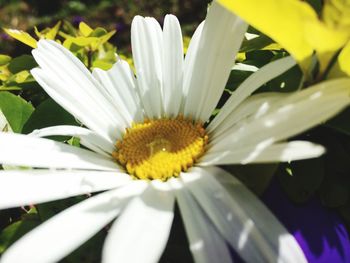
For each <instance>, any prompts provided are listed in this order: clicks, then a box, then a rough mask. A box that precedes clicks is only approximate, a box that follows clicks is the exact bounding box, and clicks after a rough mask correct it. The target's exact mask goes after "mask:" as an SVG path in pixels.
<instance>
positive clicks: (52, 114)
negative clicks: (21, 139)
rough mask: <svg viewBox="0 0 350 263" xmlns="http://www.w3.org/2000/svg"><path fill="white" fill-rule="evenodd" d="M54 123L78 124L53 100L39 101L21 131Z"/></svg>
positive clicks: (30, 130) (28, 131) (24, 131)
mask: <svg viewBox="0 0 350 263" xmlns="http://www.w3.org/2000/svg"><path fill="white" fill-rule="evenodd" d="M0 94H1V93H0ZM55 125H78V123H77V121H76V120H75V118H74V117H73V116H72V115H70V114H69V113H68V112H67V111H65V110H64V109H63V108H62V107H61V106H59V105H58V104H57V103H56V102H55V101H54V100H52V99H47V100H45V101H44V102H43V103H41V104H40V105H39V106H38V107H37V108H36V109H35V111H34V112H33V114H32V115H31V116H30V118H29V119H28V121H27V122H26V124H25V125H24V128H23V133H30V132H32V131H33V130H35V129H41V128H44V127H49V126H55Z"/></svg>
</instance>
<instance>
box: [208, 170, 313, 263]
mask: <svg viewBox="0 0 350 263" xmlns="http://www.w3.org/2000/svg"><path fill="white" fill-rule="evenodd" d="M207 171H208V172H210V173H211V174H212V175H213V176H214V177H215V178H216V179H217V180H218V181H220V182H221V184H222V185H223V186H224V187H225V188H226V189H227V192H228V193H229V194H230V195H231V197H232V199H233V200H235V202H237V203H238V204H241V205H242V209H244V211H245V212H246V213H247V215H248V216H249V217H250V218H254V219H256V220H255V222H254V223H255V226H256V227H257V228H258V229H259V230H260V231H261V232H262V234H263V236H264V238H265V239H266V241H267V243H269V244H270V246H272V247H274V248H275V249H277V251H278V258H279V260H278V261H277V262H281V263H282V262H291V263H293V262H298V263H299V262H306V259H305V256H304V254H303V252H302V250H301V248H300V247H299V245H298V243H297V242H296V240H295V239H294V237H293V236H292V235H290V234H289V233H288V231H287V230H286V229H285V227H284V226H283V225H282V224H281V223H280V222H279V221H278V219H277V218H276V217H275V216H274V215H273V214H272V213H271V212H270V211H269V210H268V209H267V207H266V206H265V205H264V204H263V203H262V202H260V201H259V200H258V199H257V198H256V197H255V196H254V195H253V194H252V193H251V192H250V191H249V190H248V189H247V188H246V187H245V186H244V185H243V184H242V183H241V182H239V181H238V180H237V179H236V178H235V177H233V176H232V175H231V174H229V173H227V172H225V171H224V170H222V169H218V168H215V167H211V168H208V169H207Z"/></svg>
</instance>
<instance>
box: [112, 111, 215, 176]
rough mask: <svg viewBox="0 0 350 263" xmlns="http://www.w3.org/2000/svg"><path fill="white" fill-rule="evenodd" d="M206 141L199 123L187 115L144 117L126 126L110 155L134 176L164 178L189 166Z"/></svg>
mask: <svg viewBox="0 0 350 263" xmlns="http://www.w3.org/2000/svg"><path fill="white" fill-rule="evenodd" d="M207 142H208V135H207V134H206V132H205V129H204V128H203V125H202V123H199V122H198V123H195V122H193V121H192V120H191V119H185V118H183V117H182V116H179V117H177V118H175V119H167V118H162V119H155V120H146V121H144V123H135V124H133V125H132V127H131V128H128V129H126V132H125V134H124V136H123V139H122V140H120V141H117V143H116V151H115V152H113V154H112V155H113V157H114V158H115V159H116V160H117V161H118V162H119V163H120V164H122V165H123V166H124V167H125V168H126V170H127V171H128V173H129V174H131V175H133V176H135V177H136V178H138V179H146V180H154V179H160V180H163V181H166V180H167V179H169V178H171V177H176V176H178V175H179V174H180V172H181V171H186V170H187V169H188V168H190V167H191V166H193V164H194V163H195V162H196V160H197V159H198V158H200V157H201V156H202V155H203V153H204V151H205V148H206V145H207Z"/></svg>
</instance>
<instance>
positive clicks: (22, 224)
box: [0, 218, 40, 253]
mask: <svg viewBox="0 0 350 263" xmlns="http://www.w3.org/2000/svg"><path fill="white" fill-rule="evenodd" d="M39 224H40V222H39V220H37V219H36V220H35V219H32V218H26V219H23V220H22V221H18V222H15V223H13V224H11V225H9V226H8V227H6V228H5V229H4V230H3V231H2V232H1V233H0V253H2V252H4V251H5V250H6V249H7V248H8V247H9V246H10V245H12V244H13V243H14V242H15V241H16V240H18V239H19V238H20V237H22V236H23V235H24V234H26V233H27V232H29V231H30V230H32V229H33V228H35V227H36V226H38V225H39Z"/></svg>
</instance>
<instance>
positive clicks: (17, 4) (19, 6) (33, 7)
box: [0, 0, 210, 56]
mask: <svg viewBox="0 0 350 263" xmlns="http://www.w3.org/2000/svg"><path fill="white" fill-rule="evenodd" d="M209 2H210V0H146V1H145V0H133V1H131V0H100V1H98V0H97V1H94V0H86V1H78V0H50V1H48V0H26V1H20V0H0V27H1V28H13V29H20V30H24V31H27V32H29V33H30V34H31V35H34V34H33V27H34V26H36V27H37V28H38V29H39V30H41V29H44V28H45V27H48V26H49V27H51V26H53V25H54V24H55V23H56V22H57V21H60V20H61V21H64V20H66V21H68V22H70V23H71V24H73V26H78V24H79V23H80V22H81V21H84V22H86V23H87V24H89V25H90V26H91V27H93V28H95V27H103V28H105V29H107V30H108V31H110V30H114V29H115V30H117V33H116V34H115V35H114V36H113V38H112V39H111V40H110V42H111V43H112V44H114V45H116V46H117V47H118V49H121V50H123V51H124V52H128V50H129V49H130V24H131V21H132V18H133V17H134V16H135V15H142V16H152V17H155V18H156V19H157V20H158V21H159V22H160V23H162V20H163V17H164V15H166V14H169V13H171V14H175V15H176V16H177V17H178V18H179V20H180V22H181V26H182V30H183V33H184V35H188V36H190V35H191V34H192V33H193V31H194V29H195V28H196V26H197V25H198V24H199V23H200V21H202V20H203V19H204V17H205V13H206V8H207V4H208V3H209ZM30 50H31V48H29V47H27V46H25V45H21V44H19V43H18V42H16V43H15V40H14V39H12V38H10V37H9V36H7V35H6V34H5V33H4V31H3V30H1V32H0V53H2V54H8V55H11V56H15V55H19V54H23V53H29V52H30Z"/></svg>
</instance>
